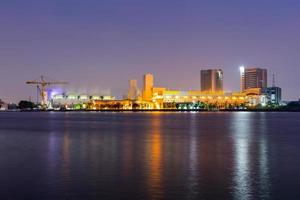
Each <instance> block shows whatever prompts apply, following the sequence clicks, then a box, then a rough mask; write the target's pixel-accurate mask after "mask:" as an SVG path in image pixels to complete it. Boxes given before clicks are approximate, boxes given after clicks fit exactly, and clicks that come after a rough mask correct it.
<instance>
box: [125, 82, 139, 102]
mask: <svg viewBox="0 0 300 200" xmlns="http://www.w3.org/2000/svg"><path fill="white" fill-rule="evenodd" d="M138 93H139V90H138V86H137V80H129V90H128V95H127V98H128V99H130V100H135V99H137V98H138V95H139V94H138Z"/></svg>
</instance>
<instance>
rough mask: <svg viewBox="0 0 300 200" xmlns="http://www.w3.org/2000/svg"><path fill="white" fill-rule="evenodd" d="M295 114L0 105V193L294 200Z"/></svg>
mask: <svg viewBox="0 0 300 200" xmlns="http://www.w3.org/2000/svg"><path fill="white" fill-rule="evenodd" d="M299 188H300V113H263V112H257V113H255V112H208V113H166V112H162V113H160V112H149V113H130V112H129V113H112V112H111V113H97V112H95V113H93V112H69V113H68V112H41V113H31V112H19V113H3V112H2V113H1V112H0V198H1V199H236V200H240V199H245V200H250V199H299V197H300V189H299Z"/></svg>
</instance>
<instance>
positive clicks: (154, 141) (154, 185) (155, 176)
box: [148, 114, 162, 199]
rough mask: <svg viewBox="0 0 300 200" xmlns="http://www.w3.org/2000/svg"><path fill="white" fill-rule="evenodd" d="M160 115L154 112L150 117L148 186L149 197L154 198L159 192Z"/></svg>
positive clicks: (160, 156)
mask: <svg viewBox="0 0 300 200" xmlns="http://www.w3.org/2000/svg"><path fill="white" fill-rule="evenodd" d="M160 120H161V119H160V115H157V114H154V115H153V117H152V125H151V127H152V128H153V130H152V131H151V144H150V163H149V164H150V174H149V176H150V177H149V179H148V180H149V183H148V184H149V188H150V195H151V199H156V198H158V196H159V195H160V193H161V159H162V155H161V152H162V149H161V143H162V142H161V122H160Z"/></svg>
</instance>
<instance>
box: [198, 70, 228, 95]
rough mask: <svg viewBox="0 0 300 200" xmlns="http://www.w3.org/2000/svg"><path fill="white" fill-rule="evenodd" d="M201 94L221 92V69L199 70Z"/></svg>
mask: <svg viewBox="0 0 300 200" xmlns="http://www.w3.org/2000/svg"><path fill="white" fill-rule="evenodd" d="M200 76H201V77H200V79H201V91H202V92H223V71H222V70H221V69H208V70H201V72H200Z"/></svg>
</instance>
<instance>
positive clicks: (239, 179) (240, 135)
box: [233, 113, 253, 200]
mask: <svg viewBox="0 0 300 200" xmlns="http://www.w3.org/2000/svg"><path fill="white" fill-rule="evenodd" d="M251 115H252V113H234V116H233V138H234V145H235V163H234V199H236V200H248V199H251V198H252V191H251V174H250V172H251V169H250V158H249V149H250V147H249V146H250V145H249V144H250V142H251V134H252V119H253V118H252V117H253V116H251Z"/></svg>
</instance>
